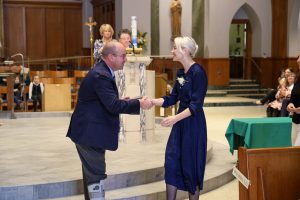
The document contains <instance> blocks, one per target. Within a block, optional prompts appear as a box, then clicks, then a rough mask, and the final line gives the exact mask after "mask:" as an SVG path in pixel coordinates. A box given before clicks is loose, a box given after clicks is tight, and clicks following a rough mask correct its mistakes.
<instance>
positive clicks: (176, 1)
mask: <svg viewBox="0 0 300 200" xmlns="http://www.w3.org/2000/svg"><path fill="white" fill-rule="evenodd" d="M170 11H171V28H172V40H174V38H175V37H178V36H181V12H182V6H181V2H180V0H172V2H171V5H170Z"/></svg>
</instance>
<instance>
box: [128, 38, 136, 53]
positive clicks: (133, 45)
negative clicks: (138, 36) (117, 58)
mask: <svg viewBox="0 0 300 200" xmlns="http://www.w3.org/2000/svg"><path fill="white" fill-rule="evenodd" d="M129 43H130V44H131V46H132V54H133V55H135V53H134V45H133V43H132V42H131V41H129Z"/></svg>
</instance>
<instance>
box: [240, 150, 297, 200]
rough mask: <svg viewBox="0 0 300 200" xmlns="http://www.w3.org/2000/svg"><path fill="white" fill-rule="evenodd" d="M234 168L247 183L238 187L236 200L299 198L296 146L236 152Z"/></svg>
mask: <svg viewBox="0 0 300 200" xmlns="http://www.w3.org/2000/svg"><path fill="white" fill-rule="evenodd" d="M238 160H239V163H238V168H239V170H240V171H241V172H242V173H243V174H244V175H245V176H246V177H247V178H248V179H249V180H250V186H249V188H248V189H246V188H245V187H244V186H243V185H242V184H239V199H240V200H254V199H255V200H257V199H262V200H266V199H272V200H277V199H278V200H279V199H295V200H297V199H300V189H299V188H300V147H287V148H264V149H246V148H245V147H240V148H239V151H238Z"/></svg>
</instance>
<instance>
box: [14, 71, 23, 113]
mask: <svg viewBox="0 0 300 200" xmlns="http://www.w3.org/2000/svg"><path fill="white" fill-rule="evenodd" d="M21 90H22V84H21V83H20V77H19V76H16V78H15V81H14V102H15V104H16V107H15V109H16V110H18V109H21V106H20V105H21V102H22V100H21Z"/></svg>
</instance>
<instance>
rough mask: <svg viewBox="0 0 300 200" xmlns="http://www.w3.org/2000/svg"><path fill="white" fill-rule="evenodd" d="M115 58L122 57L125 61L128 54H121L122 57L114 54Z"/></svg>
mask: <svg viewBox="0 0 300 200" xmlns="http://www.w3.org/2000/svg"><path fill="white" fill-rule="evenodd" d="M112 55H113V56H116V57H121V58H123V59H125V58H126V54H121V55H118V54H112Z"/></svg>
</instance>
